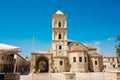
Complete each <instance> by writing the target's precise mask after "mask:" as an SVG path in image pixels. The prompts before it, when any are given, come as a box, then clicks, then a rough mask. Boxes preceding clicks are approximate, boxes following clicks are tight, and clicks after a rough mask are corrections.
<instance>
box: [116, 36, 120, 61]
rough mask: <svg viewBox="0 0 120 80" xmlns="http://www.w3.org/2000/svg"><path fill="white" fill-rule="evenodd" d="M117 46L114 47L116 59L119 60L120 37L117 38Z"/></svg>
mask: <svg viewBox="0 0 120 80" xmlns="http://www.w3.org/2000/svg"><path fill="white" fill-rule="evenodd" d="M116 41H117V46H116V53H117V56H118V59H120V35H118V36H117V40H116Z"/></svg>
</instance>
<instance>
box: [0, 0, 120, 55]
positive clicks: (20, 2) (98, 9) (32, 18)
mask: <svg viewBox="0 0 120 80" xmlns="http://www.w3.org/2000/svg"><path fill="white" fill-rule="evenodd" d="M58 7H60V10H61V11H62V12H64V13H65V14H67V15H68V16H67V24H68V25H67V26H68V40H70V41H79V42H82V43H85V44H90V45H93V46H96V47H97V48H98V52H99V53H100V54H102V55H113V56H115V55H116V53H115V45H116V43H115V39H116V36H117V35H118V34H120V0H0V43H5V44H9V45H14V46H18V47H21V48H22V52H21V53H20V54H21V55H22V56H26V55H30V53H31V51H45V50H48V49H49V46H50V44H51V28H52V25H51V15H52V14H53V13H55V12H56V11H57V10H58ZM33 35H34V39H35V40H34V47H35V48H34V50H33V49H32V37H33Z"/></svg>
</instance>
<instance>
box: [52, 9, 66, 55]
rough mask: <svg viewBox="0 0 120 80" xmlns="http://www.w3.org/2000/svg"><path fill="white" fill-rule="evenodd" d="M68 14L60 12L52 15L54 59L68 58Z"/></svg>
mask: <svg viewBox="0 0 120 80" xmlns="http://www.w3.org/2000/svg"><path fill="white" fill-rule="evenodd" d="M66 16H67V15H66V14H64V13H63V12H61V11H60V10H58V11H57V12H56V13H55V14H53V15H52V45H51V50H52V54H53V56H54V57H58V56H64V57H67V50H68V48H67V22H66Z"/></svg>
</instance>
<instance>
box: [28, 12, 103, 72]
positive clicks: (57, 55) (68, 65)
mask: <svg viewBox="0 0 120 80" xmlns="http://www.w3.org/2000/svg"><path fill="white" fill-rule="evenodd" d="M66 17H67V15H66V14H64V13H63V12H62V11H60V10H58V11H57V12H56V13H54V14H53V15H52V42H51V45H50V48H49V51H47V52H37V53H35V52H33V53H31V65H30V66H31V67H30V71H31V72H36V73H42V72H56V73H57V72H58V73H60V72H76V73H78V72H101V71H102V69H103V61H102V55H99V54H98V53H97V48H95V47H94V46H88V45H87V46H86V45H84V44H82V43H80V42H69V41H68V40H67V21H66Z"/></svg>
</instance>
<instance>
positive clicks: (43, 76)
mask: <svg viewBox="0 0 120 80" xmlns="http://www.w3.org/2000/svg"><path fill="white" fill-rule="evenodd" d="M62 77H63V75H62V73H40V74H29V75H21V77H20V80H63V79H62ZM76 80H105V73H104V72H98V73H77V74H76Z"/></svg>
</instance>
